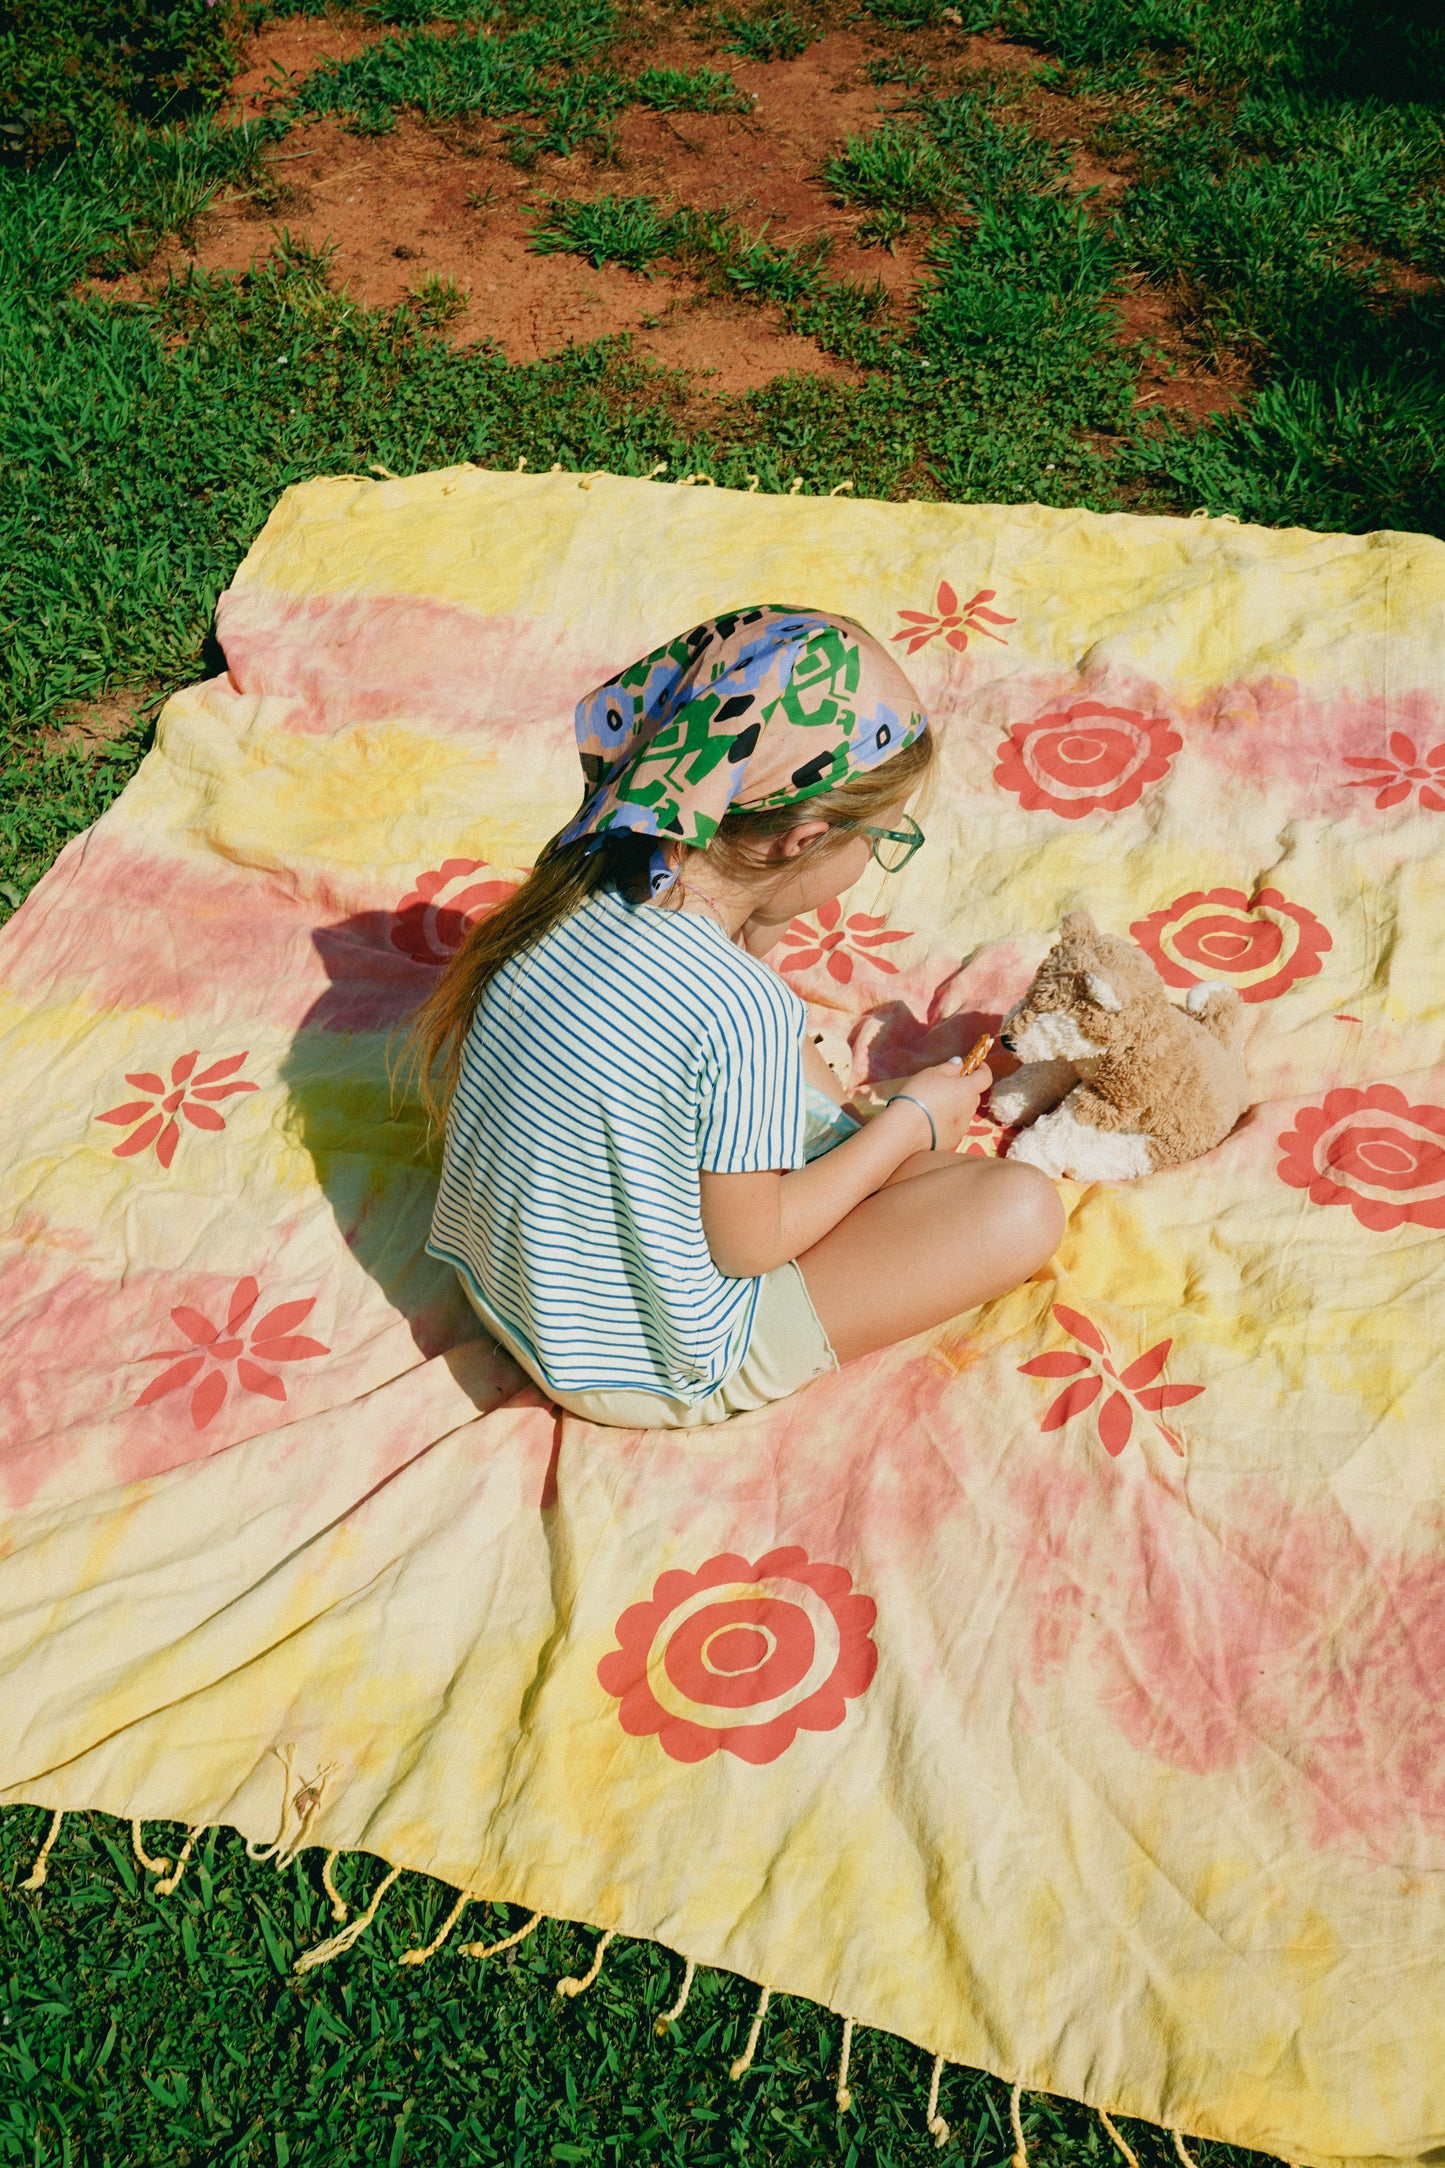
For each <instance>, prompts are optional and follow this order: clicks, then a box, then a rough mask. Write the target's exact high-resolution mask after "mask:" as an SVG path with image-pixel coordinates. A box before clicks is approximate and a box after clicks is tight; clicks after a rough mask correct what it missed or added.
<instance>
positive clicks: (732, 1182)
mask: <svg viewBox="0 0 1445 2168" xmlns="http://www.w3.org/2000/svg"><path fill="white" fill-rule="evenodd" d="M958 1072H959V1063H958V1061H957V1060H954V1061H951V1062H942V1063H940V1064H939V1065H938V1066H937V1067H936V1068H933V1069H925V1070H923V1071H922V1072H921V1073H920V1074H919V1075H918V1076H912V1077H907V1078H905V1079H903V1083H902V1085H901V1086H900V1089H906V1090H907V1091H908V1092H909V1093H910V1094H912V1095H914V1096H913V1097H909V1098H906V1099H904V1098H894V1099H890V1100H889V1102H888V1104H887V1106H886V1107H885V1108H884V1109H883V1111H882V1113H881V1114H878V1115H876V1116H875V1117H874V1119H873V1120H872V1121H871V1122H868V1123H867V1124H865V1126H864V1127H863V1128H862V1129H860V1130H859V1132H858V1134H857V1135H856V1136H854V1137H846V1138H845V1139H844V1140H843V1142H842V1143H841V1144H837V1145H835V1146H834V1147H833V1149H832V1151H830V1152H826V1153H825V1154H824V1155H823V1157H822V1158H821V1159H815V1160H814V1161H813V1162H812V1163H811V1165H809V1166H806V1167H799V1168H797V1169H795V1170H794V1171H792V1172H790V1173H787V1174H783V1173H778V1172H772V1173H765V1174H709V1173H707V1172H704V1173H703V1174H702V1176H701V1178H700V1186H701V1200H702V1225H703V1233H704V1234H705V1235H706V1236H707V1246H708V1248H709V1250H710V1251H711V1253H712V1260H713V1263H714V1264H715V1265H716V1266H717V1268H718V1271H719V1272H721V1273H723V1274H724V1275H725V1276H726V1277H727V1278H728V1279H738V1280H742V1279H752V1278H754V1277H756V1275H758V1274H759V1273H763V1272H771V1271H773V1270H774V1268H775V1267H776V1266H778V1265H785V1264H787V1263H788V1262H789V1261H790V1260H791V1259H792V1258H794V1257H800V1256H801V1255H802V1254H803V1252H804V1251H805V1250H810V1249H811V1248H812V1247H813V1244H814V1243H815V1242H821V1241H822V1239H823V1237H824V1235H826V1234H828V1233H829V1232H830V1231H831V1229H833V1228H834V1227H836V1226H837V1224H838V1222H839V1220H841V1219H846V1218H847V1216H848V1214H849V1213H850V1212H851V1211H852V1210H853V1208H854V1206H855V1205H859V1204H861V1203H862V1202H863V1199H864V1198H865V1197H871V1196H872V1195H873V1193H874V1191H875V1190H879V1189H882V1187H883V1185H884V1183H885V1182H886V1181H887V1180H888V1179H889V1177H890V1175H893V1174H896V1173H897V1171H898V1169H899V1168H900V1167H901V1166H902V1164H903V1162H904V1160H905V1159H911V1158H913V1157H914V1155H915V1154H916V1153H918V1152H926V1151H928V1150H929V1149H930V1148H931V1146H932V1142H933V1139H932V1136H931V1134H930V1131H929V1126H928V1120H927V1116H926V1115H925V1114H924V1112H923V1107H922V1106H919V1105H917V1104H915V1099H917V1100H922V1101H923V1103H924V1105H926V1106H927V1108H928V1112H929V1113H930V1114H931V1115H932V1116H933V1121H934V1126H935V1128H936V1129H937V1132H938V1142H939V1145H940V1146H941V1147H942V1148H943V1149H944V1150H945V1151H952V1150H953V1149H954V1148H955V1146H956V1145H957V1144H958V1143H959V1142H960V1140H961V1138H962V1136H963V1133H964V1131H965V1130H966V1129H967V1127H968V1125H969V1123H970V1121H972V1119H973V1114H974V1110H975V1108H976V1107H977V1105H978V1102H979V1100H980V1098H981V1097H982V1096H983V1094H984V1092H986V1091H987V1090H988V1087H989V1085H990V1083H991V1082H992V1078H991V1077H990V1075H989V1072H988V1070H987V1069H986V1068H983V1069H975V1070H974V1072H973V1074H972V1075H971V1076H967V1077H961V1076H960V1075H959V1073H958Z"/></svg>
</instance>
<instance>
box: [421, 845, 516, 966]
mask: <svg viewBox="0 0 1445 2168" xmlns="http://www.w3.org/2000/svg"><path fill="white" fill-rule="evenodd" d="M485 871H486V867H485V865H484V864H483V862H482V861H481V859H479V858H447V859H444V860H443V861H442V863H441V865H439V866H437V867H436V868H435V869H434V870H433V871H432V872H430V873H421V874H418V876H417V883H416V887H415V888H413V889H412V890H411V891H410V892H409V894H407V895H405V896H403V897H402V899H401V902H400V903H399V904H398V905H397V907H396V923H395V925H394V926H393V927H392V929H391V945H392V947H393V948H396V949H400V950H401V953H402V955H403V956H410V957H411V959H412V961H413V963H418V964H427V965H430V966H433V967H435V966H438V965H441V964H449V963H450V962H451V960H452V958H453V956H455V955H456V952H457V950H458V949H459V948H460V947H461V945H462V943H463V941H465V940H466V938H467V935H468V934H469V933H470V932H471V930H472V928H473V926H475V925H476V923H477V921H478V919H483V918H486V917H487V915H488V914H489V913H490V912H492V911H495V910H496V908H497V905H498V904H499V903H505V902H506V900H507V898H508V897H509V896H511V895H513V894H515V892H516V888H517V882H516V880H515V879H512V880H495V879H494V880H487V881H474V880H473V879H472V878H471V876H472V875H473V874H474V873H484V872H485Z"/></svg>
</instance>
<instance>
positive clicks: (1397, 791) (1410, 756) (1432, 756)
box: [1345, 730, 1445, 813]
mask: <svg viewBox="0 0 1445 2168" xmlns="http://www.w3.org/2000/svg"><path fill="white" fill-rule="evenodd" d="M1387 742H1388V744H1389V747H1390V753H1389V757H1388V758H1386V757H1384V756H1383V755H1382V756H1381V757H1380V758H1378V759H1374V760H1363V759H1359V758H1357V757H1356V756H1355V755H1353V754H1350V753H1347V754H1346V755H1345V766H1346V767H1347V768H1368V769H1370V770H1372V771H1373V772H1372V773H1371V774H1369V775H1357V776H1353V777H1352V778H1351V780H1350V782H1349V784H1348V785H1347V786H1346V787H1347V788H1348V789H1350V790H1373V791H1375V792H1377V794H1378V795H1377V796H1376V799H1375V806H1376V809H1377V811H1379V812H1381V813H1383V812H1386V811H1388V809H1389V808H1390V807H1391V806H1392V805H1403V804H1404V802H1405V800H1406V799H1407V798H1408V797H1410V796H1411V795H1412V794H1413V793H1414V792H1415V791H1417V790H1418V791H1419V793H1420V803H1421V805H1422V806H1423V807H1424V808H1425V809H1426V811H1427V812H1430V813H1445V744H1442V745H1432V746H1431V748H1430V750H1429V752H1428V753H1427V754H1426V755H1425V757H1424V759H1423V760H1422V759H1421V757H1420V752H1419V748H1418V747H1417V746H1416V743H1415V740H1414V739H1413V738H1407V737H1406V735H1405V733H1404V731H1403V730H1392V731H1391V733H1390V736H1389V739H1388V741H1387Z"/></svg>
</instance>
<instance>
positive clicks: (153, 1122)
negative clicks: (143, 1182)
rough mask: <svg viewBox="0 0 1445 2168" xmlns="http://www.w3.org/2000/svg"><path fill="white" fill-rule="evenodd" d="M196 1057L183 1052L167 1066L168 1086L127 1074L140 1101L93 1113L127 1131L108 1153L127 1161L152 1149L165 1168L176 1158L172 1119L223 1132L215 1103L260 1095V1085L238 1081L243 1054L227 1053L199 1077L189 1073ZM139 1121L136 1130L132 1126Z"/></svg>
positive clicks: (142, 1072)
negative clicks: (237, 1096)
mask: <svg viewBox="0 0 1445 2168" xmlns="http://www.w3.org/2000/svg"><path fill="white" fill-rule="evenodd" d="M200 1058H201V1057H200V1055H199V1054H198V1053H190V1054H182V1056H181V1058H180V1060H179V1061H173V1062H172V1063H171V1077H170V1082H169V1083H167V1082H166V1080H165V1078H164V1077H159V1076H156V1075H155V1074H154V1072H153V1071H152V1070H149V1069H136V1070H130V1071H127V1073H126V1082H127V1084H133V1085H134V1086H135V1088H136V1090H137V1091H138V1092H144V1093H145V1095H146V1096H145V1097H144V1099H127V1100H126V1102H125V1104H124V1105H123V1106H118V1107H110V1108H108V1109H107V1111H106V1112H105V1113H104V1114H97V1115H96V1117H95V1118H96V1120H97V1121H98V1122H114V1123H115V1124H116V1125H117V1127H119V1128H122V1129H130V1130H131V1133H130V1135H129V1136H128V1137H126V1138H125V1139H124V1140H123V1141H122V1142H121V1143H120V1144H118V1145H117V1146H116V1147H115V1151H114V1152H113V1154H112V1155H111V1156H112V1157H113V1158H115V1159H131V1158H133V1157H134V1156H135V1154H136V1153H137V1152H143V1151H144V1150H145V1149H146V1147H147V1145H150V1144H153V1145H154V1146H155V1148H156V1158H157V1159H158V1160H159V1161H160V1163H161V1165H162V1166H163V1167H168V1166H169V1165H170V1163H171V1161H172V1160H173V1159H174V1158H175V1156H176V1145H177V1143H178V1141H179V1139H180V1134H181V1132H180V1130H179V1128H178V1127H177V1125H176V1116H177V1115H178V1114H180V1115H182V1116H184V1118H185V1120H186V1121H188V1122H189V1123H190V1125H191V1127H192V1128H193V1129H224V1128H225V1126H226V1119H225V1116H224V1115H222V1114H218V1113H217V1112H216V1107H215V1102H216V1101H217V1100H218V1099H229V1098H230V1096H231V1094H232V1093H233V1092H254V1091H259V1090H260V1088H261V1087H260V1086H259V1084H251V1083H248V1082H247V1080H246V1079H245V1077H238V1076H237V1075H236V1071H237V1070H238V1069H239V1068H240V1066H241V1064H242V1062H243V1061H245V1059H246V1056H245V1055H244V1054H230V1055H228V1056H227V1057H226V1059H225V1060H224V1061H213V1062H212V1063H211V1066H210V1068H209V1069H203V1070H202V1071H201V1073H200V1075H199V1076H197V1075H195V1074H194V1071H195V1066H196V1063H197V1062H198V1061H199V1060H200ZM133 1122H138V1123H139V1124H140V1127H139V1128H138V1129H131V1124H132V1123H133Z"/></svg>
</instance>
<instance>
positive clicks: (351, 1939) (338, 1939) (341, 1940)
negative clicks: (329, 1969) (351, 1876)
mask: <svg viewBox="0 0 1445 2168" xmlns="http://www.w3.org/2000/svg"><path fill="white" fill-rule="evenodd" d="M400 1873H401V1869H400V1867H393V1868H392V1869H391V1871H390V1873H389V1874H386V1875H383V1877H382V1879H381V1880H380V1881H379V1882H378V1883H377V1885H376V1890H375V1893H374V1894H373V1896H372V1900H371V1903H370V1904H369V1905H368V1906H367V1908H366V1910H365V1911H364V1912H358V1913H357V1915H356V1918H355V1919H354V1920H353V1921H352V1922H351V1925H350V1926H349V1927H343V1928H342V1930H341V1932H340V1933H339V1934H336V1935H328V1936H327V1938H326V1940H325V1941H324V1942H318V1943H317V1945H316V1947H315V1949H314V1950H303V1952H302V1953H301V1955H300V1956H299V1957H298V1958H297V1960H296V1963H295V1964H294V1966H293V1967H292V1970H293V1972H297V1973H302V1972H314V1971H315V1970H316V1967H317V1966H318V1965H329V1964H330V1963H331V1960H332V1958H333V1957H340V1956H341V1954H342V1952H343V1951H344V1950H349V1949H351V1948H353V1947H354V1945H355V1944H356V1943H358V1942H359V1941H360V1940H361V1937H362V1936H363V1935H364V1934H365V1933H366V1930H367V1928H368V1927H369V1926H370V1925H371V1923H372V1921H373V1920H374V1919H375V1918H376V1910H377V1906H378V1905H379V1904H380V1903H381V1900H382V1898H383V1897H384V1896H385V1895H386V1893H387V1891H388V1890H389V1889H390V1888H391V1885H392V1883H393V1882H394V1881H395V1880H396V1878H397V1876H398V1875H399V1874H400Z"/></svg>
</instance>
